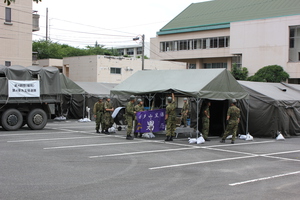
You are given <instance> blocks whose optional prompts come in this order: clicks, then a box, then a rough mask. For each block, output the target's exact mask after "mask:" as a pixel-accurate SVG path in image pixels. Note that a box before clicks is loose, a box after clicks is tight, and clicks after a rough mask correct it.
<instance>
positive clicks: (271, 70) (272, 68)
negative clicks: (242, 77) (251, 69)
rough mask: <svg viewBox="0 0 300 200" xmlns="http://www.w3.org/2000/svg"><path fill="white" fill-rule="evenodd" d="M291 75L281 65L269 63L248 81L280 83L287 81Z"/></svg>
mask: <svg viewBox="0 0 300 200" xmlns="http://www.w3.org/2000/svg"><path fill="white" fill-rule="evenodd" d="M289 77H290V76H289V74H288V73H286V72H285V71H284V70H283V68H282V67H281V66H279V65H269V66H265V67H263V68H261V69H259V70H258V71H257V72H256V73H255V74H254V75H253V76H250V77H249V78H248V79H247V81H257V82H273V83H280V82H284V81H286V79H288V78H289Z"/></svg>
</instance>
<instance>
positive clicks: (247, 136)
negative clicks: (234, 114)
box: [245, 133, 253, 141]
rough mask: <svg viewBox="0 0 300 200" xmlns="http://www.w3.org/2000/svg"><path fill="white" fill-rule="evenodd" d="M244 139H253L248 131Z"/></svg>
mask: <svg viewBox="0 0 300 200" xmlns="http://www.w3.org/2000/svg"><path fill="white" fill-rule="evenodd" d="M245 140H248V141H251V140H253V136H252V135H250V134H249V133H248V134H247V135H246V139H245Z"/></svg>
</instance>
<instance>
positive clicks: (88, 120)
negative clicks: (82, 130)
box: [78, 118, 91, 122]
mask: <svg viewBox="0 0 300 200" xmlns="http://www.w3.org/2000/svg"><path fill="white" fill-rule="evenodd" d="M90 121H91V120H90V119H88V118H83V119H79V120H78V122H90Z"/></svg>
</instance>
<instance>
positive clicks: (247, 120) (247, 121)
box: [246, 99, 250, 134]
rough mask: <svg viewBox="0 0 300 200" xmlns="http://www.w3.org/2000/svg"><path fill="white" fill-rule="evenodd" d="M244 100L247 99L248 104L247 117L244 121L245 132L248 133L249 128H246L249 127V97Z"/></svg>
mask: <svg viewBox="0 0 300 200" xmlns="http://www.w3.org/2000/svg"><path fill="white" fill-rule="evenodd" d="M246 101H247V104H248V107H247V119H246V123H247V124H246V134H248V131H249V130H248V128H249V127H248V125H249V109H250V108H249V107H250V106H249V99H246Z"/></svg>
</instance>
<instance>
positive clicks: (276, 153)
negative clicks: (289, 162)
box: [262, 150, 300, 156]
mask: <svg viewBox="0 0 300 200" xmlns="http://www.w3.org/2000/svg"><path fill="white" fill-rule="evenodd" d="M298 152H300V150H294V151H282V152H274V153H267V154H263V155H262V156H272V155H280V154H288V153H298Z"/></svg>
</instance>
